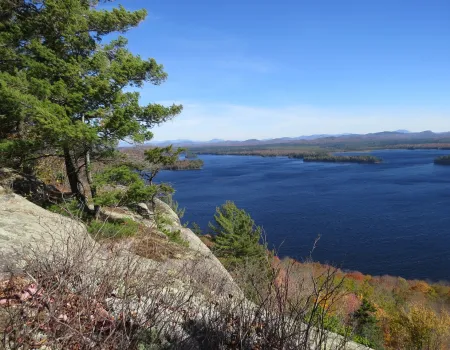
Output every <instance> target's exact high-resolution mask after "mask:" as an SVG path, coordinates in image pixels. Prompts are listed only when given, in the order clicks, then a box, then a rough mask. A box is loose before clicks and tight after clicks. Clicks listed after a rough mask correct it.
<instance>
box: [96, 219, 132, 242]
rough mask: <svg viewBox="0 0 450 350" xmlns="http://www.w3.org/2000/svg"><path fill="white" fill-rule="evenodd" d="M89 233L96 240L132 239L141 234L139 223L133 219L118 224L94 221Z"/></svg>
mask: <svg viewBox="0 0 450 350" xmlns="http://www.w3.org/2000/svg"><path fill="white" fill-rule="evenodd" d="M88 232H89V233H90V234H91V235H92V236H93V237H94V238H96V239H108V238H125V237H131V236H134V235H136V234H137V233H138V232H139V223H137V222H135V221H133V220H131V219H123V220H121V221H118V222H108V221H98V220H92V221H91V222H90V223H89V225H88Z"/></svg>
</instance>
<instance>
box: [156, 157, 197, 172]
mask: <svg viewBox="0 0 450 350" xmlns="http://www.w3.org/2000/svg"><path fill="white" fill-rule="evenodd" d="M202 167H203V160H201V159H183V160H177V161H176V162H175V163H173V164H171V165H166V166H164V167H163V169H165V170H199V169H201V168H202Z"/></svg>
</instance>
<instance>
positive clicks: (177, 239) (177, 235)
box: [162, 230, 189, 248]
mask: <svg viewBox="0 0 450 350" xmlns="http://www.w3.org/2000/svg"><path fill="white" fill-rule="evenodd" d="M162 231H163V233H164V234H165V235H166V236H167V237H169V241H170V242H173V243H176V244H179V245H181V246H183V247H186V248H188V247H189V242H188V241H186V240H184V239H183V238H182V237H181V231H180V230H175V231H170V230H162Z"/></svg>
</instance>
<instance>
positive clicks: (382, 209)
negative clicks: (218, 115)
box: [159, 150, 450, 280]
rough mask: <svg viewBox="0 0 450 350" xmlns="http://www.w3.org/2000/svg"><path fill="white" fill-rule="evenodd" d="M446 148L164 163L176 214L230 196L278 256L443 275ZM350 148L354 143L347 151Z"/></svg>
mask: <svg viewBox="0 0 450 350" xmlns="http://www.w3.org/2000/svg"><path fill="white" fill-rule="evenodd" d="M448 153H449V152H448V151H447V152H445V151H422V150H420V151H406V150H400V151H398V150H395V151H375V152H371V154H373V155H376V156H379V157H381V158H383V160H384V162H383V163H382V164H373V165H372V164H329V163H303V162H302V161H301V160H298V159H288V158H263V157H251V156H201V159H203V160H204V162H205V166H204V168H203V170H200V171H178V172H170V171H164V172H162V173H161V174H160V175H159V180H161V181H167V182H170V183H172V184H173V185H174V186H175V188H176V190H177V193H176V195H175V198H176V200H177V201H178V202H179V203H180V205H181V206H182V207H185V208H186V214H185V217H184V220H185V221H190V222H193V221H194V222H197V223H198V224H199V225H200V226H201V227H202V228H206V227H207V224H208V221H210V220H211V218H212V216H213V214H214V210H215V207H216V206H219V205H220V204H222V203H223V202H225V200H233V201H235V202H236V204H237V205H238V206H239V207H242V208H244V209H245V210H247V211H248V212H249V213H250V214H251V215H252V217H253V218H254V219H255V221H256V222H257V224H259V225H262V226H263V227H264V229H265V231H266V234H267V239H268V241H269V244H270V245H271V246H275V247H278V251H279V254H280V255H281V256H286V255H288V256H292V257H296V258H299V259H301V258H304V257H306V256H307V255H308V254H309V251H310V249H311V247H312V245H313V242H314V239H315V238H316V237H317V236H318V235H319V234H320V235H321V239H320V242H319V245H318V247H317V248H316V250H315V251H314V255H313V258H314V259H315V260H319V261H321V262H333V263H335V264H338V265H340V266H342V267H343V268H346V269H354V270H359V271H362V272H364V273H368V274H372V275H382V274H390V275H400V276H403V277H405V278H428V279H433V280H441V279H445V280H450V166H438V165H434V164H433V159H434V158H435V157H436V156H438V155H442V154H448ZM355 154H356V153H355Z"/></svg>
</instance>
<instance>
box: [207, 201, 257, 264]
mask: <svg viewBox="0 0 450 350" xmlns="http://www.w3.org/2000/svg"><path fill="white" fill-rule="evenodd" d="M209 228H210V229H211V231H212V232H213V234H214V235H215V238H214V243H215V244H214V253H215V254H216V255H217V256H219V257H222V258H226V260H227V261H228V262H229V263H230V264H233V263H241V262H243V261H244V260H245V259H250V260H260V259H263V258H264V257H265V256H266V247H265V245H263V244H261V243H260V241H261V234H262V229H261V227H259V226H256V225H255V222H254V221H253V219H252V218H251V217H250V215H249V214H248V213H246V212H245V210H243V209H239V208H237V207H236V205H235V204H234V203H233V202H231V201H227V202H226V203H225V204H223V205H222V206H221V207H218V208H216V214H215V215H214V223H209Z"/></svg>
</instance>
